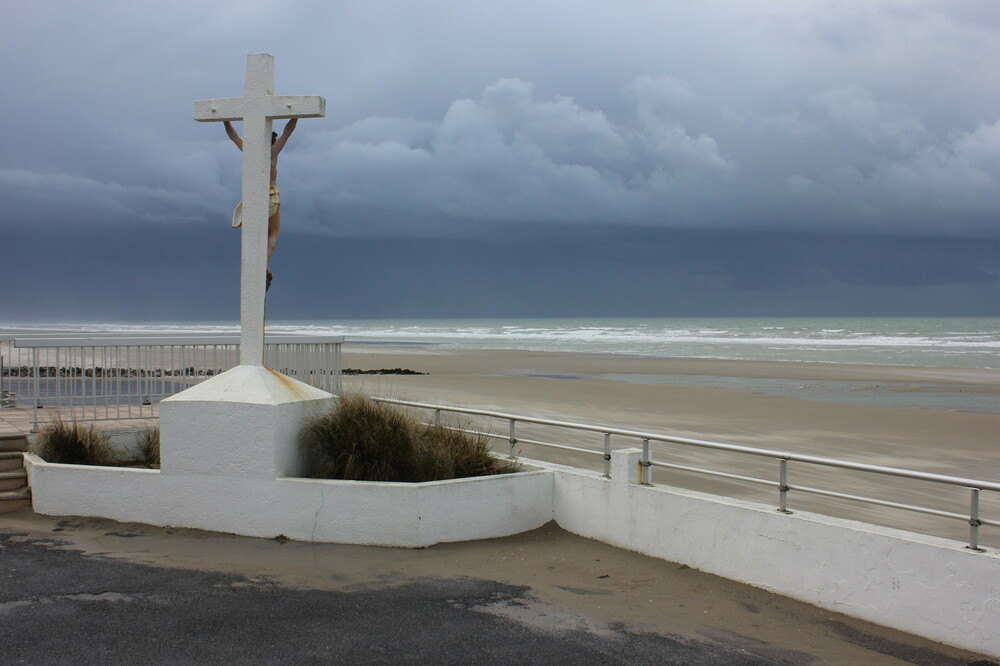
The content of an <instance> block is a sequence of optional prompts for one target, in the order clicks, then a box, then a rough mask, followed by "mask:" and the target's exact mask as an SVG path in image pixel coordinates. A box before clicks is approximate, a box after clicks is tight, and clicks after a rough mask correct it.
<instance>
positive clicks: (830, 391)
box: [597, 373, 1000, 414]
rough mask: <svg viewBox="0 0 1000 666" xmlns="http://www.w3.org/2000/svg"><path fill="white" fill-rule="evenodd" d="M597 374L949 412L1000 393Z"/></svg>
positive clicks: (998, 403) (985, 409)
mask: <svg viewBox="0 0 1000 666" xmlns="http://www.w3.org/2000/svg"><path fill="white" fill-rule="evenodd" d="M597 378H599V379H608V380H612V381H619V382H628V383H630V384H659V385H663V386H703V387H709V388H718V389H728V390H731V391H746V392H749V393H759V394H763V395H773V396H777V397H781V398H796V399H798V400H813V401H817V402H838V403H846V404H852V405H868V406H872V407H906V408H917V409H941V410H947V411H962V412H976V413H981V414H1000V395H998V394H997V393H995V392H993V391H995V388H994V387H992V386H983V387H978V386H977V387H972V386H952V385H946V384H939V383H935V382H879V383H877V384H876V383H872V382H852V381H843V380H833V379H809V380H801V379H774V378H758V377H720V376H717V375H669V374H644V373H631V374H627V373H612V374H601V375H597Z"/></svg>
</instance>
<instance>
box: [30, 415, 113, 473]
mask: <svg viewBox="0 0 1000 666" xmlns="http://www.w3.org/2000/svg"><path fill="white" fill-rule="evenodd" d="M32 449H33V451H34V453H36V454H38V455H39V456H40V457H41V458H42V459H44V460H46V461H48V462H52V463H65V464H70V465H115V464H117V463H118V462H119V461H118V459H117V456H116V455H115V453H114V449H113V448H112V446H111V440H110V439H109V438H108V436H107V435H105V434H104V433H103V432H101V431H100V430H98V429H97V428H95V427H94V424H90V425H87V426H82V425H80V424H79V423H77V422H75V421H73V422H70V423H67V422H65V421H63V420H61V419H56V420H55V421H52V422H51V423H49V424H48V425H46V426H44V427H43V428H42V429H41V431H39V433H38V438H37V439H36V440H35V445H34V446H33V447H32Z"/></svg>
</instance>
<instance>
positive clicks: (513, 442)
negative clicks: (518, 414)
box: [508, 419, 517, 458]
mask: <svg viewBox="0 0 1000 666" xmlns="http://www.w3.org/2000/svg"><path fill="white" fill-rule="evenodd" d="M515 423H517V421H515V420H514V419H511V420H510V437H509V441H510V452H509V453H508V455H509V456H510V457H511V458H513V457H514V446H515V445H516V444H517V432H516V431H515V426H514V424H515Z"/></svg>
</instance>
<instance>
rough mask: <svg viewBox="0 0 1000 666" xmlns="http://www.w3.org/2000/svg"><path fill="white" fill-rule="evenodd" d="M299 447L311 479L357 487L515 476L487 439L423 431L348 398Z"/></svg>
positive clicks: (394, 413)
mask: <svg viewBox="0 0 1000 666" xmlns="http://www.w3.org/2000/svg"><path fill="white" fill-rule="evenodd" d="M300 442H301V446H302V451H303V456H304V458H305V462H306V475H307V476H310V477H312V478H320V479H346V480H353V481H408V482H420V481H438V480H443V479H455V478H463V477H467V476H481V475H485V474H504V473H509V472H516V471H518V470H519V469H520V465H519V464H518V463H516V462H515V461H512V460H503V459H498V458H494V457H493V456H492V455H490V449H489V442H488V440H487V439H486V437H485V436H482V435H469V434H466V433H462V432H458V431H454V430H450V429H448V428H444V427H442V426H424V425H422V424H421V423H419V422H418V421H417V420H416V419H414V418H412V417H410V416H408V415H406V414H405V413H403V412H402V411H401V410H400V409H398V408H397V407H394V406H392V405H387V404H385V403H379V402H375V401H373V400H369V399H368V398H364V397H361V396H347V397H343V398H341V399H340V402H339V404H338V405H337V406H336V407H335V408H334V409H333V410H332V411H331V412H329V413H327V414H323V415H322V416H320V417H318V418H316V419H314V420H313V421H311V422H309V423H308V424H307V425H306V427H305V428H304V429H303V431H302V434H301V437H300Z"/></svg>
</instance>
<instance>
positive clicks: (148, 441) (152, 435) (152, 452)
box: [135, 426, 160, 467]
mask: <svg viewBox="0 0 1000 666" xmlns="http://www.w3.org/2000/svg"><path fill="white" fill-rule="evenodd" d="M135 451H136V462H138V463H139V464H140V465H146V466H147V467H159V466H160V428H159V427H157V426H150V427H149V428H146V429H145V430H143V431H142V432H140V433H139V434H138V435H137V436H136V447H135Z"/></svg>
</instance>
